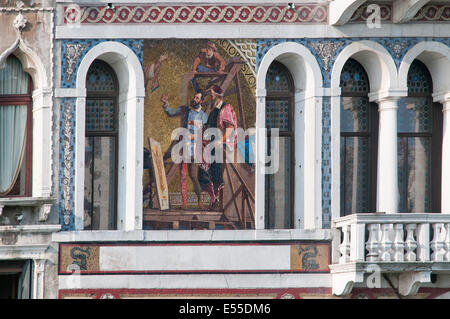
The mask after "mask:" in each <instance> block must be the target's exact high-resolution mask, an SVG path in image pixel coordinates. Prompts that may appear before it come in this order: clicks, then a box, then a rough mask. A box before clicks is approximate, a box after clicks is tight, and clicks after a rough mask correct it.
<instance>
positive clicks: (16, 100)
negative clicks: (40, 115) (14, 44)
mask: <svg viewBox="0 0 450 319" xmlns="http://www.w3.org/2000/svg"><path fill="white" fill-rule="evenodd" d="M32 87H33V83H32V80H31V77H30V75H29V74H28V73H26V72H24V70H23V67H22V63H21V62H20V61H19V59H17V58H16V57H15V56H14V55H10V56H9V57H8V58H7V59H6V61H5V67H4V68H3V69H1V70H0V196H1V197H16V196H22V197H23V196H31V179H32V178H31V165H32V154H31V152H32V132H33V129H32V125H33V123H32V104H33V103H32V101H33V100H32V97H31V92H32Z"/></svg>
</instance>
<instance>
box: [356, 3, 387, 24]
mask: <svg viewBox="0 0 450 319" xmlns="http://www.w3.org/2000/svg"><path fill="white" fill-rule="evenodd" d="M369 5H371V4H369V3H367V4H364V5H362V6H361V7H359V8H358V9H357V10H356V11H355V13H353V15H352V17H351V18H350V21H349V22H350V23H351V22H355V23H356V22H365V21H367V19H370V17H371V15H372V14H373V12H372V11H371V10H367V9H368V7H369ZM376 5H377V6H378V7H379V8H380V21H391V20H392V4H390V3H378V4H376Z"/></svg>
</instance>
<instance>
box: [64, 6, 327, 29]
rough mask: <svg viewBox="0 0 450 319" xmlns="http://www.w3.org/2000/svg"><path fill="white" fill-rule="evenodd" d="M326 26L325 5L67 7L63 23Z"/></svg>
mask: <svg viewBox="0 0 450 319" xmlns="http://www.w3.org/2000/svg"><path fill="white" fill-rule="evenodd" d="M95 23H100V24H104V23H107V24H109V23H112V24H125V23H148V24H166V23H175V24H178V23H251V24H255V23H256V24H259V23H296V24H298V23H322V24H327V23H328V5H323V4H317V3H302V4H296V6H295V7H294V8H290V7H289V6H287V5H247V6H245V5H200V6H198V5H185V6H183V5H171V6H127V5H123V6H117V7H115V8H109V7H108V6H66V7H64V24H95Z"/></svg>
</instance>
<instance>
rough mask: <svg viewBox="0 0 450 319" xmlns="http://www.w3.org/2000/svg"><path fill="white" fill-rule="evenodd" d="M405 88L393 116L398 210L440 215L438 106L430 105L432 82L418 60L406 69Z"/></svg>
mask: <svg viewBox="0 0 450 319" xmlns="http://www.w3.org/2000/svg"><path fill="white" fill-rule="evenodd" d="M407 85H408V96H407V97H405V98H402V99H401V100H400V101H399V106H398V117H397V126H398V185H399V203H398V211H399V212H400V213H431V212H440V210H441V207H440V204H441V191H440V189H441V188H440V187H441V154H442V152H441V151H442V106H441V105H440V104H439V103H433V98H432V93H433V81H432V79H431V75H430V72H429V71H428V69H427V67H426V66H425V64H423V63H422V62H420V61H419V60H414V61H413V62H412V64H411V66H410V69H409V71H408V78H407Z"/></svg>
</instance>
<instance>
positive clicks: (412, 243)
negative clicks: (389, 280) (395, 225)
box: [405, 224, 417, 261]
mask: <svg viewBox="0 0 450 319" xmlns="http://www.w3.org/2000/svg"><path fill="white" fill-rule="evenodd" d="M405 228H406V240H405V249H406V254H405V259H406V261H416V259H417V255H416V253H415V252H414V251H415V250H416V248H417V242H416V240H415V238H414V231H415V230H416V228H417V225H416V224H406V227H405Z"/></svg>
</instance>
